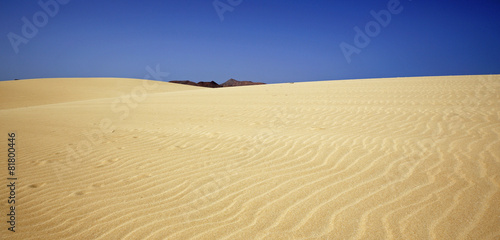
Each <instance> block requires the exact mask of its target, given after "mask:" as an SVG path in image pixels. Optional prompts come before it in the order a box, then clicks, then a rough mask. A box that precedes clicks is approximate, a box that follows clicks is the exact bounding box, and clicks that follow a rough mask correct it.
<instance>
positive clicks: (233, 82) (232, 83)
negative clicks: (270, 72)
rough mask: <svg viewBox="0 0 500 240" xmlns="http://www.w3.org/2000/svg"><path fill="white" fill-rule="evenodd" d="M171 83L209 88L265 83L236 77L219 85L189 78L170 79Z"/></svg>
mask: <svg viewBox="0 0 500 240" xmlns="http://www.w3.org/2000/svg"><path fill="white" fill-rule="evenodd" d="M170 82H171V83H178V84H185V85H192V86H199V87H209V88H220V87H236V86H247V85H260V84H265V83H261V82H252V81H238V80H236V79H232V78H231V79H229V80H227V81H226V82H225V83H223V84H221V85H219V84H217V83H216V82H214V81H211V82H198V83H195V82H191V81H188V80H175V81H170Z"/></svg>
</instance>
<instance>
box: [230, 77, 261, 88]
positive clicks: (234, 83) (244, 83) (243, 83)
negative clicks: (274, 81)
mask: <svg viewBox="0 0 500 240" xmlns="http://www.w3.org/2000/svg"><path fill="white" fill-rule="evenodd" d="M260 84H265V83H261V82H252V81H238V80H236V79H232V78H231V79H229V80H227V81H226V82H225V83H223V84H221V86H223V87H235V86H247V85H260Z"/></svg>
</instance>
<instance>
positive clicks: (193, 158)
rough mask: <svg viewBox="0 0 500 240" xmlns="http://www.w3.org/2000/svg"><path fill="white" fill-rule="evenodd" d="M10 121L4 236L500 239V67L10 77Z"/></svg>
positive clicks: (1, 118)
mask: <svg viewBox="0 0 500 240" xmlns="http://www.w3.org/2000/svg"><path fill="white" fill-rule="evenodd" d="M0 123H1V124H0V129H1V133H2V135H3V136H4V137H3V138H1V139H0V144H1V146H4V147H1V148H0V151H1V152H2V154H3V155H4V156H6V155H7V154H6V152H7V147H6V146H7V133H8V132H11V131H15V132H16V134H17V137H16V141H17V144H16V150H17V169H16V174H17V177H18V178H19V180H18V183H17V184H18V186H17V189H16V191H17V192H16V194H17V195H16V196H17V200H16V209H17V212H16V214H17V216H16V217H17V226H16V233H10V232H8V231H7V227H8V224H7V223H6V221H7V217H6V212H7V208H8V207H9V205H8V204H7V201H6V199H7V196H8V192H7V190H8V189H7V187H5V186H4V187H2V188H1V189H0V202H1V203H2V204H1V209H0V213H1V215H2V216H3V217H2V221H1V222H2V224H1V230H0V233H1V234H0V238H2V239H499V238H500V192H499V184H500V141H499V140H500V76H499V75H485V76H453V77H416V78H391V79H365V80H347V81H325V82H307V83H295V84H288V83H287V84H272V85H260V86H246V87H233V88H220V89H207V88H199V87H193V86H185V85H177V84H171V83H164V82H159V83H158V82H152V81H141V80H135V79H34V80H21V81H8V82H0ZM2 162H3V163H2V166H1V169H3V170H2V171H0V177H1V178H2V179H3V180H2V181H3V182H4V183H7V181H6V180H5V179H6V177H7V170H6V169H7V163H6V161H2ZM3 185H5V184H3Z"/></svg>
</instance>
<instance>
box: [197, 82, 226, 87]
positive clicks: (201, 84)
mask: <svg viewBox="0 0 500 240" xmlns="http://www.w3.org/2000/svg"><path fill="white" fill-rule="evenodd" d="M198 86H200V87H209V88H219V87H222V86H221V85H219V84H217V83H216V82H214V81H211V82H198Z"/></svg>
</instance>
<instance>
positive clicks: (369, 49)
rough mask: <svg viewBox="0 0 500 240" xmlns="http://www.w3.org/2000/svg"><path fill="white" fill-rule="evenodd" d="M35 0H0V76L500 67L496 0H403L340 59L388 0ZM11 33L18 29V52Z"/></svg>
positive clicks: (491, 70) (292, 77)
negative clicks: (220, 7) (47, 7)
mask: <svg viewBox="0 0 500 240" xmlns="http://www.w3.org/2000/svg"><path fill="white" fill-rule="evenodd" d="M53 1H56V0H53ZM59 1H61V2H63V0H59ZM65 1H67V0H65ZM391 1H394V0H391ZM37 2H38V1H28V0H17V1H14V0H5V1H4V0H2V1H0V22H1V25H0V36H1V37H0V39H1V40H0V53H1V54H0V80H10V79H14V78H19V79H25V78H46V77H130V78H143V77H144V75H145V74H146V71H145V67H146V66H156V65H157V64H159V65H160V66H161V70H162V71H165V72H169V73H170V76H169V78H168V79H166V80H192V81H216V82H218V83H222V82H224V81H225V80H227V79H229V78H235V79H238V80H247V81H261V82H266V83H277V82H292V81H293V82H299V81H318V80H335V79H352V78H380V77H404V76H429V75H462V74H499V73H500V46H499V43H500V1H498V0H476V1H461V0H454V1H451V0H443V1H430V0H429V1H423V0H412V1H410V0H401V1H400V6H401V7H402V10H401V12H400V13H399V14H391V21H390V23H389V24H388V25H387V26H386V27H384V26H381V27H380V31H379V32H378V33H377V34H373V33H372V35H375V36H374V37H371V38H370V39H371V41H370V43H369V44H368V45H367V46H365V47H364V48H359V50H360V51H361V52H359V54H352V55H351V62H350V63H348V61H346V58H345V56H344V54H343V52H342V50H341V48H340V44H341V43H342V42H345V43H347V44H351V45H352V46H354V47H356V45H354V37H355V35H356V33H355V31H354V28H355V27H356V26H358V27H359V28H360V29H365V26H366V24H368V23H369V22H370V21H373V20H374V17H373V16H372V15H371V14H370V11H371V10H374V11H375V12H379V11H381V10H387V9H388V6H387V5H388V3H389V2H390V1H389V0H351V1H333V0H325V1H323V0H317V1H310V0H309V1H307V0H303V1H291V0H287V1H285V0H252V1H251V0H242V1H241V4H239V5H237V6H234V7H233V8H234V9H233V11H227V12H224V14H223V17H224V20H223V21H221V19H220V18H219V15H218V14H217V11H216V10H215V8H214V6H213V1H212V0H206V1H205V0H177V1H170V0H142V1H139V0H136V1H131V0H128V1H126V0H122V1H107V0H71V1H69V3H67V4H65V5H62V4H60V3H58V6H59V9H58V11H57V13H56V14H55V15H54V16H53V17H52V16H49V15H48V14H47V15H46V16H48V18H47V19H48V22H46V24H44V22H43V21H44V19H43V16H44V13H43V12H44V10H43V8H42V7H41V6H40V5H39V4H38V3H37ZM42 2H51V1H50V0H42ZM220 2H222V3H225V4H228V6H230V3H229V2H232V3H237V2H238V1H237V0H232V1H231V0H230V1H229V2H228V0H220ZM51 9H52V10H54V9H53V8H51ZM40 12H42V13H40ZM37 13H38V14H37ZM34 16H35V17H38V20H37V21H38V24H39V25H41V27H37V29H38V32H37V33H36V34H33V33H31V35H34V36H28V37H31V38H28V37H24V36H23V33H22V29H23V25H25V23H24V22H23V21H22V20H21V19H22V18H23V17H26V19H28V21H29V22H31V23H33V17H34ZM375 30H377V29H376V28H372V31H375ZM25 32H27V31H25ZM9 33H13V34H15V35H17V36H20V37H24V38H25V39H26V40H27V43H20V42H17V48H18V52H17V53H16V52H15V50H14V48H13V46H12V44H11V41H10V40H9ZM11 36H12V34H11Z"/></svg>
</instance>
